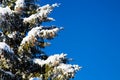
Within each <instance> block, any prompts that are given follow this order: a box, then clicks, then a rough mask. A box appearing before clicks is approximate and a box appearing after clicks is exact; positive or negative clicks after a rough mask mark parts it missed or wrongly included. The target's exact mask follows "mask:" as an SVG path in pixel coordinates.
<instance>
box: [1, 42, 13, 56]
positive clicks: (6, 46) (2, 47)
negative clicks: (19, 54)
mask: <svg viewBox="0 0 120 80" xmlns="http://www.w3.org/2000/svg"><path fill="white" fill-rule="evenodd" d="M3 50H4V51H7V52H8V53H11V54H13V53H14V51H13V50H12V49H11V48H10V46H8V45H7V44H6V43H4V42H0V54H1V53H2V52H3Z"/></svg>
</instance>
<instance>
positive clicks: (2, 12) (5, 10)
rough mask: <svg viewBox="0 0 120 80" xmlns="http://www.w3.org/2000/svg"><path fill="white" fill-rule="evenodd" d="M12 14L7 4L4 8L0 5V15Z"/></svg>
mask: <svg viewBox="0 0 120 80" xmlns="http://www.w3.org/2000/svg"><path fill="white" fill-rule="evenodd" d="M5 14H9V15H10V14H12V10H11V9H10V8H9V7H8V6H7V7H5V8H2V7H0V15H5Z"/></svg>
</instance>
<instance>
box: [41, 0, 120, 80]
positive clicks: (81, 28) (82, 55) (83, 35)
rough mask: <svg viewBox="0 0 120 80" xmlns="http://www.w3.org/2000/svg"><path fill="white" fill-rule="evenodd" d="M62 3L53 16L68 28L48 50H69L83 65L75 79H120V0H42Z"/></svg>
mask: <svg viewBox="0 0 120 80" xmlns="http://www.w3.org/2000/svg"><path fill="white" fill-rule="evenodd" d="M55 2H58V3H61V6H60V7H59V8H55V10H54V11H53V12H52V13H51V15H50V16H52V17H54V18H55V19H56V21H55V22H50V23H44V25H51V24H52V25H58V26H63V27H64V28H65V29H64V30H63V31H61V32H60V33H59V36H58V37H56V38H55V39H54V40H52V41H51V43H52V45H51V46H50V47H47V48H46V49H45V50H46V52H47V53H48V54H54V53H61V52H65V53H67V54H68V57H71V58H73V59H74V60H73V61H72V62H71V63H72V64H73V63H75V64H79V65H80V66H82V67H83V68H82V69H81V71H79V72H78V73H77V74H76V77H75V78H74V80H120V1H119V0H40V4H41V5H43V4H46V3H50V4H52V3H55Z"/></svg>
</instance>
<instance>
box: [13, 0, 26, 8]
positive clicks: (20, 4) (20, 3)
mask: <svg viewBox="0 0 120 80" xmlns="http://www.w3.org/2000/svg"><path fill="white" fill-rule="evenodd" d="M15 3H16V5H15V8H18V7H19V8H23V7H24V5H25V2H24V0H17V1H16V2H15Z"/></svg>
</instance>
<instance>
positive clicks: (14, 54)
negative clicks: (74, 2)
mask: <svg viewBox="0 0 120 80" xmlns="http://www.w3.org/2000/svg"><path fill="white" fill-rule="evenodd" d="M36 2H37V0H0V80H69V79H70V78H73V77H74V75H75V73H76V72H77V71H78V70H79V69H80V68H81V67H79V66H78V65H71V64H68V63H67V62H68V61H69V58H67V57H66V56H67V54H64V53H61V54H54V55H51V56H48V55H47V54H46V53H45V52H44V51H43V48H45V47H46V46H49V45H50V43H49V42H47V41H48V40H51V39H53V38H55V37H56V36H57V35H58V32H59V31H60V30H62V29H63V28H62V27H56V26H42V23H43V22H49V21H53V20H54V19H53V18H51V17H48V16H49V14H50V13H51V11H52V10H53V9H54V8H55V7H58V6H59V4H57V3H55V4H52V5H49V4H47V5H44V6H40V5H38V4H36Z"/></svg>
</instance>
